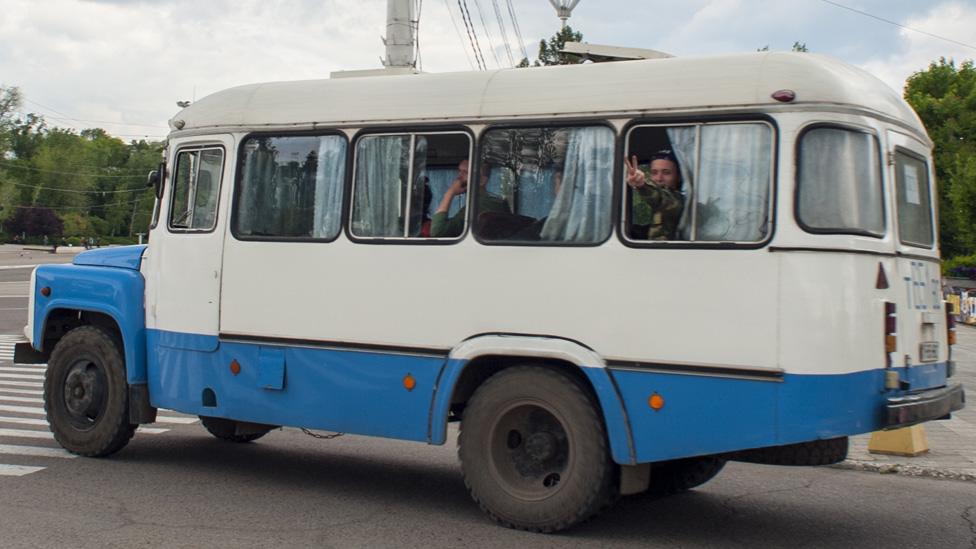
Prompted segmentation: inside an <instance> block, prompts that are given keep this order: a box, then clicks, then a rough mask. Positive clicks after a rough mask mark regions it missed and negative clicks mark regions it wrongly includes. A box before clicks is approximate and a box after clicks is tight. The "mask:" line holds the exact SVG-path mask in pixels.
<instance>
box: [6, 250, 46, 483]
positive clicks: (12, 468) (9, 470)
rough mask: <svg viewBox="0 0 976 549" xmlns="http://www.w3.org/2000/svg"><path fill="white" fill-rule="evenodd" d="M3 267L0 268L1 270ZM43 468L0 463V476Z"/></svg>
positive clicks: (41, 469)
mask: <svg viewBox="0 0 976 549" xmlns="http://www.w3.org/2000/svg"><path fill="white" fill-rule="evenodd" d="M2 268H3V267H0V269H2ZM43 470H44V467H30V466H27V465H6V464H3V463H0V476H3V477H22V476H24V475H29V474H31V473H36V472H38V471H43Z"/></svg>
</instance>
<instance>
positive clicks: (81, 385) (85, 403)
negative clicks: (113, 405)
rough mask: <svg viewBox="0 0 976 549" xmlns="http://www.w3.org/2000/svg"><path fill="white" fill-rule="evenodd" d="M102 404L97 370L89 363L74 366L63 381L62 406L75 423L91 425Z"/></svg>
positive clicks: (101, 390) (102, 398) (101, 385)
mask: <svg viewBox="0 0 976 549" xmlns="http://www.w3.org/2000/svg"><path fill="white" fill-rule="evenodd" d="M103 403H104V387H103V383H102V382H101V379H100V376H99V371H98V368H97V367H96V366H95V365H94V364H92V363H90V362H81V363H78V364H75V365H74V366H72V367H71V369H70V370H69V371H68V375H67V376H65V380H64V405H65V408H67V410H68V413H69V414H70V415H71V416H72V418H73V419H74V420H75V421H76V422H80V423H91V422H92V421H94V420H95V419H97V418H98V415H99V412H100V410H101V408H102V405H103Z"/></svg>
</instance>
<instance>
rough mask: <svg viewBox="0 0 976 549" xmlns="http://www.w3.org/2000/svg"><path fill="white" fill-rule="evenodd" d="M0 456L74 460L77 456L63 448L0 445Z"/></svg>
mask: <svg viewBox="0 0 976 549" xmlns="http://www.w3.org/2000/svg"><path fill="white" fill-rule="evenodd" d="M0 454H6V455H10V456H36V457H51V458H67V459H74V458H76V457H78V456H76V455H74V454H72V453H71V452H69V451H67V450H65V449H63V448H43V447H40V446H18V445H16V444H0Z"/></svg>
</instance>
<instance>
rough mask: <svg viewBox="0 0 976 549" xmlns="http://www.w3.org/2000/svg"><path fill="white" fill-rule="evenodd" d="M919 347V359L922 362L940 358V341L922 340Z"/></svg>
mask: <svg viewBox="0 0 976 549" xmlns="http://www.w3.org/2000/svg"><path fill="white" fill-rule="evenodd" d="M918 347H919V349H918V356H919V360H921V361H922V362H935V361H936V360H939V342H938V341H925V342H922V343H921V344H920V345H919V346H918Z"/></svg>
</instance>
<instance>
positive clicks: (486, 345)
mask: <svg viewBox="0 0 976 549" xmlns="http://www.w3.org/2000/svg"><path fill="white" fill-rule="evenodd" d="M526 363H532V364H536V365H539V366H542V367H546V368H552V369H556V370H559V371H561V372H564V373H567V374H569V375H570V376H571V377H573V378H574V379H575V380H576V381H577V382H579V383H580V385H581V386H582V387H583V388H584V389H585V390H587V391H588V392H589V394H590V395H591V396H592V397H593V398H594V400H595V402H596V403H597V406H598V407H599V408H598V411H599V413H600V415H601V417H602V418H603V423H604V426H605V427H606V430H607V437H608V439H609V443H610V450H611V454H612V456H613V459H614V461H616V462H617V463H620V464H630V463H635V462H636V461H635V460H636V454H635V452H634V445H633V439H632V435H631V430H630V422H629V420H628V418H627V412H626V409H625V408H624V405H623V399H622V398H621V396H620V393H619V391H618V390H617V387H616V384H615V383H614V381H613V378H612V377H611V376H610V373H609V372H608V371H607V369H606V364H605V362H604V360H603V359H602V358H601V357H600V356H599V355H598V354H597V353H596V352H594V351H593V350H592V349H590V348H588V347H586V346H585V345H583V344H581V343H579V342H576V341H572V340H569V339H565V338H559V337H550V336H534V335H510V334H486V335H479V336H475V337H472V338H469V339H467V340H465V341H463V342H462V343H461V344H460V345H458V346H457V347H455V348H454V349H453V350H452V351H451V353H450V354H449V355H448V357H447V360H446V362H445V366H444V368H443V369H442V371H441V374H440V376H439V379H438V383H437V386H436V388H435V390H434V396H433V399H432V402H431V416H430V423H429V428H428V440H429V442H430V443H431V444H443V443H444V442H445V441H446V440H447V422H448V418H449V417H450V416H451V414H454V415H456V416H459V415H460V412H461V411H462V410H463V408H464V405H465V403H466V402H467V401H468V399H469V398H470V397H471V395H472V394H474V392H475V390H477V388H478V387H479V386H480V385H481V384H482V383H483V382H484V381H485V380H487V379H488V378H489V377H491V376H492V375H494V374H496V373H498V372H500V371H502V370H504V369H506V368H510V367H512V366H516V365H524V364H526Z"/></svg>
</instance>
